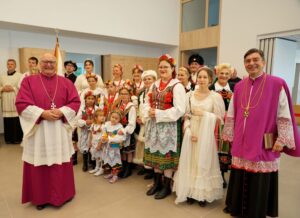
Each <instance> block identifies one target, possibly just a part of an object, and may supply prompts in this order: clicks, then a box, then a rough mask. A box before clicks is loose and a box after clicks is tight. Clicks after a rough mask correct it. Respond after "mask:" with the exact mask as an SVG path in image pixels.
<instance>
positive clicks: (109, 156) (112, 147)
mask: <svg viewBox="0 0 300 218" xmlns="http://www.w3.org/2000/svg"><path fill="white" fill-rule="evenodd" d="M121 119H122V111H120V110H118V109H116V110H113V111H112V112H111V114H110V121H108V122H106V123H105V126H104V132H103V135H102V138H101V142H102V146H105V149H103V151H104V155H103V163H104V165H108V166H109V167H110V168H111V173H110V174H108V175H106V176H104V178H105V179H109V182H110V183H115V182H116V181H117V180H118V173H119V171H120V169H121V167H122V161H121V152H120V149H121V146H122V142H123V141H124V140H125V138H126V136H125V134H121V133H122V132H124V129H123V126H122V124H121V123H120V121H121Z"/></svg>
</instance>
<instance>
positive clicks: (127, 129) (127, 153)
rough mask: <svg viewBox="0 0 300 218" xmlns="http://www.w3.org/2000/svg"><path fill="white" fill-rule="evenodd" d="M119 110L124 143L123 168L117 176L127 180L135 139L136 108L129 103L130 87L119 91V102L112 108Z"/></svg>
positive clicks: (124, 87) (129, 173)
mask: <svg viewBox="0 0 300 218" xmlns="http://www.w3.org/2000/svg"><path fill="white" fill-rule="evenodd" d="M113 107H114V108H119V109H120V110H121V111H122V113H123V118H122V120H121V124H122V125H123V127H124V132H123V134H124V135H125V136H126V141H125V142H124V146H123V148H122V151H121V153H122V160H123V166H122V171H121V172H120V174H119V177H121V178H127V177H128V176H130V175H131V169H132V167H133V166H132V160H133V153H134V151H135V139H134V135H133V133H134V130H135V127H136V108H135V105H134V104H133V103H132V102H131V90H130V87H126V86H123V87H122V88H121V89H120V90H119V100H118V101H117V104H115V105H114V106H113Z"/></svg>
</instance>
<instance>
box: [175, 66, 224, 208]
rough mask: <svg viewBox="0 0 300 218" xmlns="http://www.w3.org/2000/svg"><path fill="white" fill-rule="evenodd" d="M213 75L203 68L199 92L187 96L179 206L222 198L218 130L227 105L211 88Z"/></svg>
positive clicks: (178, 181) (178, 182)
mask: <svg viewBox="0 0 300 218" xmlns="http://www.w3.org/2000/svg"><path fill="white" fill-rule="evenodd" d="M212 75H213V73H212V71H211V70H210V69H209V68H207V67H203V68H201V69H200V71H199V72H198V74H197V82H198V83H197V86H196V89H195V90H194V91H191V92H189V93H188V94H187V97H188V99H187V103H186V106H187V113H186V116H185V123H184V130H185V132H184V137H183V141H182V149H181V154H180V159H179V166H178V170H177V172H176V175H175V177H174V186H173V189H174V190H175V191H176V195H177V198H176V201H175V202H176V203H180V202H183V201H186V200H188V202H189V203H193V202H194V200H197V201H199V204H200V206H202V207H204V206H205V205H206V202H212V201H214V200H217V199H221V198H222V197H223V184H222V182H223V180H222V176H221V171H220V165H219V161H218V153H217V146H216V138H215V127H216V125H217V122H221V123H223V117H224V114H225V106H224V103H223V99H222V97H221V96H220V95H219V94H218V93H216V92H214V91H210V90H209V89H208V85H209V83H211V81H212Z"/></svg>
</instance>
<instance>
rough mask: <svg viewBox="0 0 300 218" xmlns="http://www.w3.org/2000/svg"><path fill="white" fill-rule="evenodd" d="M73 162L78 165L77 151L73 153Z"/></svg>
mask: <svg viewBox="0 0 300 218" xmlns="http://www.w3.org/2000/svg"><path fill="white" fill-rule="evenodd" d="M72 164H73V165H77V151H75V153H74V154H73V155H72Z"/></svg>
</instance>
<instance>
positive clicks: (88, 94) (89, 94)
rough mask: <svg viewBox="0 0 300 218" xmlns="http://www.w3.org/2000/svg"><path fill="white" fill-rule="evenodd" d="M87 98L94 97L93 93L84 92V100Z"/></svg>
mask: <svg viewBox="0 0 300 218" xmlns="http://www.w3.org/2000/svg"><path fill="white" fill-rule="evenodd" d="M89 96H93V97H96V96H95V95H94V92H93V91H88V92H86V93H85V94H84V99H86V98H87V97H89Z"/></svg>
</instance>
